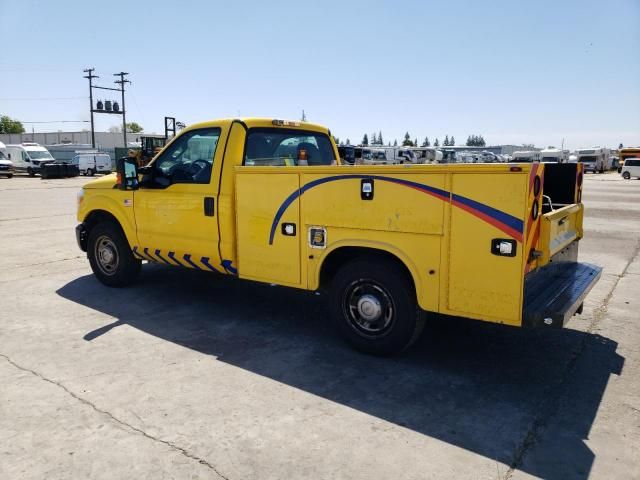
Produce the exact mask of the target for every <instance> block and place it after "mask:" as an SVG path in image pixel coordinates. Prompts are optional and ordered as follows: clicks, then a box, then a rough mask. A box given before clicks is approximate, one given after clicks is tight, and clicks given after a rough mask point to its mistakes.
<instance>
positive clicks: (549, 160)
mask: <svg viewBox="0 0 640 480" xmlns="http://www.w3.org/2000/svg"><path fill="white" fill-rule="evenodd" d="M557 161H558V157H542V162H557Z"/></svg>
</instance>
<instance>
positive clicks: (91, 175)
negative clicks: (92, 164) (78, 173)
mask: <svg viewBox="0 0 640 480" xmlns="http://www.w3.org/2000/svg"><path fill="white" fill-rule="evenodd" d="M87 175H89V176H90V177H93V175H94V171H93V168H87Z"/></svg>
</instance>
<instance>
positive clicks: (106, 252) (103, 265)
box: [95, 235, 119, 275]
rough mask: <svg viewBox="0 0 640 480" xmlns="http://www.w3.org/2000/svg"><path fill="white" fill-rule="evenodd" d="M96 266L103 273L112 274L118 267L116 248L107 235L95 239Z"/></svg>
mask: <svg viewBox="0 0 640 480" xmlns="http://www.w3.org/2000/svg"><path fill="white" fill-rule="evenodd" d="M95 253H96V260H97V261H98V262H97V263H98V267H99V268H100V270H101V271H102V273H104V274H105V275H113V274H115V272H116V270H117V269H118V264H119V259H118V249H117V248H116V245H115V243H113V240H111V239H110V238H109V237H107V236H105V235H103V236H101V237H99V238H98V240H97V241H96V247H95Z"/></svg>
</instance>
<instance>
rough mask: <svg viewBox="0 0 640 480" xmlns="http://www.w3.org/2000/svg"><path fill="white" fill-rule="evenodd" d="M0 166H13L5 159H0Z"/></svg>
mask: <svg viewBox="0 0 640 480" xmlns="http://www.w3.org/2000/svg"><path fill="white" fill-rule="evenodd" d="M0 165H13V162H12V161H11V160H5V159H4V158H0Z"/></svg>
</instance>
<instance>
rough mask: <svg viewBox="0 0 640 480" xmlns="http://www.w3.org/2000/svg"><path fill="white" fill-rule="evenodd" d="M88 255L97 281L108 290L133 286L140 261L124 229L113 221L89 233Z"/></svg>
mask: <svg viewBox="0 0 640 480" xmlns="http://www.w3.org/2000/svg"><path fill="white" fill-rule="evenodd" d="M87 256H88V257H89V263H90V264H91V270H93V273H94V274H95V276H96V277H98V280H100V281H101V282H102V283H104V284H105V285H107V286H109V287H124V286H126V285H130V284H131V283H133V282H134V281H135V280H136V278H137V277H138V274H139V273H140V267H141V262H140V260H137V259H136V258H135V257H134V256H133V253H132V252H131V248H130V247H129V243H128V242H127V239H126V238H125V236H124V234H123V233H122V230H121V229H120V228H119V227H118V226H117V225H115V224H114V223H112V222H102V223H98V224H97V225H96V226H94V227H93V228H92V229H91V231H90V232H89V239H88V242H87Z"/></svg>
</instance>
